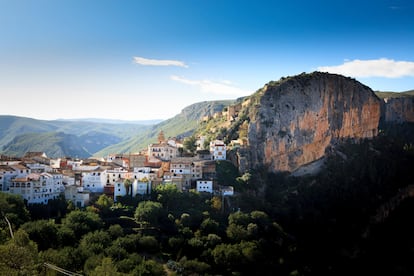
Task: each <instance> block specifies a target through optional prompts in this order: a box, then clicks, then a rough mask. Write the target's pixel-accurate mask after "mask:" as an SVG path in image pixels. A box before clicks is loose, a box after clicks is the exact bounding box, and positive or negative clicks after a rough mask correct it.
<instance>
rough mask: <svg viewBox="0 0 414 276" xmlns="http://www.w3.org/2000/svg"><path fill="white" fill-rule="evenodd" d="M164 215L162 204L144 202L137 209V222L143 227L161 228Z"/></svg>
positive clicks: (135, 216)
mask: <svg viewBox="0 0 414 276" xmlns="http://www.w3.org/2000/svg"><path fill="white" fill-rule="evenodd" d="M162 214H163V208H162V204H161V203H159V202H155V201H150V200H148V201H142V202H140V203H139V204H138V207H137V208H136V209H135V215H134V218H135V220H136V221H137V222H138V223H139V224H141V227H142V226H143V225H150V226H154V227H158V226H159V220H160V218H161V215H162Z"/></svg>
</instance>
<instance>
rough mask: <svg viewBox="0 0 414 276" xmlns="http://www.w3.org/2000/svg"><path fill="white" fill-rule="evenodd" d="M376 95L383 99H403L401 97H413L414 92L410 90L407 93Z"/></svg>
mask: <svg viewBox="0 0 414 276" xmlns="http://www.w3.org/2000/svg"><path fill="white" fill-rule="evenodd" d="M375 94H376V95H377V96H378V97H379V98H381V99H384V98H401V97H413V96H414V90H409V91H405V92H390V91H375Z"/></svg>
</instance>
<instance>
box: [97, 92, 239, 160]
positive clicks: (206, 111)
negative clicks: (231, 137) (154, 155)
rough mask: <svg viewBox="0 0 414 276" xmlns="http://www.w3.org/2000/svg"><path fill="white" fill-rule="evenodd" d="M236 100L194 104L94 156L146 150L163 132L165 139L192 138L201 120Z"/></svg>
mask: <svg viewBox="0 0 414 276" xmlns="http://www.w3.org/2000/svg"><path fill="white" fill-rule="evenodd" d="M233 102H234V100H227V101H226V100H224V101H209V102H200V103H195V104H192V105H190V106H188V107H186V108H184V109H183V110H182V111H181V113H180V114H178V115H176V116H174V117H173V118H171V119H168V120H166V121H163V122H161V123H159V124H157V125H155V126H152V127H151V128H150V129H148V130H147V131H145V132H143V133H140V134H139V135H136V136H135V137H132V138H130V139H128V140H125V141H122V142H121V143H119V144H116V145H112V146H110V147H107V148H105V149H103V150H101V151H99V152H96V153H95V154H94V156H97V157H100V156H105V155H107V154H109V153H126V152H139V151H140V150H142V149H145V148H146V147H147V145H148V144H151V143H155V142H156V141H157V136H158V134H159V133H160V131H161V130H162V131H163V132H164V135H165V137H186V136H190V135H191V134H192V133H193V132H194V130H195V129H196V128H197V126H198V124H199V121H200V119H201V118H202V117H203V116H206V115H213V114H214V113H216V112H218V111H222V110H223V108H224V107H226V106H228V105H230V104H232V103H233Z"/></svg>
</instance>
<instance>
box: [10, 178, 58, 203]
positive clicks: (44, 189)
mask: <svg viewBox="0 0 414 276" xmlns="http://www.w3.org/2000/svg"><path fill="white" fill-rule="evenodd" d="M61 179H62V178H61V177H59V176H53V175H51V174H49V173H41V174H35V173H32V174H29V175H28V176H26V177H21V178H19V177H16V178H13V179H12V183H11V185H10V187H9V193H11V194H18V195H21V196H22V197H23V198H24V199H25V200H27V203H28V204H34V203H40V204H47V203H48V201H49V200H50V199H56V198H58V196H59V194H60V193H61V192H62V191H63V184H62V181H61Z"/></svg>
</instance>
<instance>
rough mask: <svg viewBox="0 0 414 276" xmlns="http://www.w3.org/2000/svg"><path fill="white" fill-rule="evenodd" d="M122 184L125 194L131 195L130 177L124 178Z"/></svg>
mask: <svg viewBox="0 0 414 276" xmlns="http://www.w3.org/2000/svg"><path fill="white" fill-rule="evenodd" d="M124 186H125V190H126V195H130V196H132V181H131V179H128V178H127V179H125V180H124Z"/></svg>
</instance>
